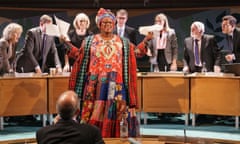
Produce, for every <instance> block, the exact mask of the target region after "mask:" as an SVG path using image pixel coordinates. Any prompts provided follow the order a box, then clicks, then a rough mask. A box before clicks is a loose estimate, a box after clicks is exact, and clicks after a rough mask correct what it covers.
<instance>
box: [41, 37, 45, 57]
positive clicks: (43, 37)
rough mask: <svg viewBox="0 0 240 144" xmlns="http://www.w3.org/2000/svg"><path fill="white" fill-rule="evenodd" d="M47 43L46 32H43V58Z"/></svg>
mask: <svg viewBox="0 0 240 144" xmlns="http://www.w3.org/2000/svg"><path fill="white" fill-rule="evenodd" d="M45 44H46V34H43V36H42V50H41V52H42V58H43V56H44V53H45Z"/></svg>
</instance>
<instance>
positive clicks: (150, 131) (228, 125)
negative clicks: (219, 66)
mask: <svg viewBox="0 0 240 144" xmlns="http://www.w3.org/2000/svg"><path fill="white" fill-rule="evenodd" d="M39 124H41V123H39ZM39 124H38V126H36V125H33V124H29V125H28V124H27V123H25V124H21V123H18V124H16V123H15V124H14V123H5V124H4V130H2V131H0V143H1V142H3V141H10V140H17V139H34V138H35V132H36V131H37V130H38V129H39V128H41V126H39ZM189 124H191V121H190V122H189ZM234 126H235V125H234V122H232V121H230V122H229V121H226V120H225V121H224V120H222V121H211V122H210V121H209V120H207V119H206V120H202V121H199V122H198V123H197V125H196V126H195V127H193V126H191V125H189V126H185V125H184V120H183V119H182V118H181V116H180V117H179V116H171V117H170V118H169V117H168V118H159V117H157V116H153V115H151V114H150V115H148V119H147V124H143V119H141V126H140V134H141V137H159V138H161V137H167V136H172V137H181V138H183V140H184V141H187V139H190V138H199V139H201V138H207V139H219V140H230V141H239V143H240V129H236V128H235V127H234Z"/></svg>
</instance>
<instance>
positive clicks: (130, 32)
mask: <svg viewBox="0 0 240 144" xmlns="http://www.w3.org/2000/svg"><path fill="white" fill-rule="evenodd" d="M113 33H114V34H118V33H117V26H115V28H114V30H113ZM124 37H126V38H128V39H129V40H130V42H132V43H133V44H135V45H136V44H137V31H136V30H135V29H134V28H133V27H130V26H127V25H125V29H124Z"/></svg>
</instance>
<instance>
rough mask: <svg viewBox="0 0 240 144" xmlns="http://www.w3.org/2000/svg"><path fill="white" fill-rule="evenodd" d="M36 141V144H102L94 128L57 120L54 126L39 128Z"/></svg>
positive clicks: (70, 121)
mask: <svg viewBox="0 0 240 144" xmlns="http://www.w3.org/2000/svg"><path fill="white" fill-rule="evenodd" d="M36 139H37V143H38V144H104V141H103V139H102V136H101V132H100V130H99V129H98V128H97V127H96V126H93V125H89V124H79V123H77V122H75V121H74V120H68V121H64V120H59V121H58V122H57V123H56V124H55V125H50V126H47V127H43V128H41V129H39V130H38V131H37V133H36Z"/></svg>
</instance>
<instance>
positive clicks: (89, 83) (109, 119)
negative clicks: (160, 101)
mask: <svg viewBox="0 0 240 144" xmlns="http://www.w3.org/2000/svg"><path fill="white" fill-rule="evenodd" d="M115 21H116V18H115V16H114V14H113V13H112V12H111V11H110V10H105V9H103V8H101V9H100V10H99V11H98V13H97V16H96V23H97V26H98V28H99V29H100V33H99V34H96V35H93V36H89V37H87V38H86V39H85V41H83V43H82V47H81V48H80V49H77V48H75V47H74V46H72V45H71V44H70V43H68V44H69V45H71V46H70V47H71V48H70V50H69V53H68V56H69V57H72V58H75V59H76V61H75V63H74V65H73V70H72V73H71V76H70V82H69V88H70V89H72V90H74V91H75V92H76V93H77V94H78V96H79V98H80V100H81V113H80V115H81V122H85V123H90V124H93V125H96V126H98V127H99V128H100V129H101V131H102V136H103V137H120V122H121V120H122V119H124V118H126V119H127V121H128V136H130V137H135V136H138V135H139V127H138V126H139V125H138V121H137V118H136V112H135V108H137V107H138V103H137V90H136V87H137V77H136V74H137V73H136V69H137V67H136V59H135V55H137V56H142V55H144V54H145V53H146V49H145V43H144V41H146V40H145V39H144V41H143V42H141V43H140V44H139V45H138V46H137V47H135V46H134V45H133V44H132V43H130V42H129V41H128V40H127V39H125V38H120V37H119V36H117V35H115V34H113V29H114V26H115ZM126 114H127V117H126Z"/></svg>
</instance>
